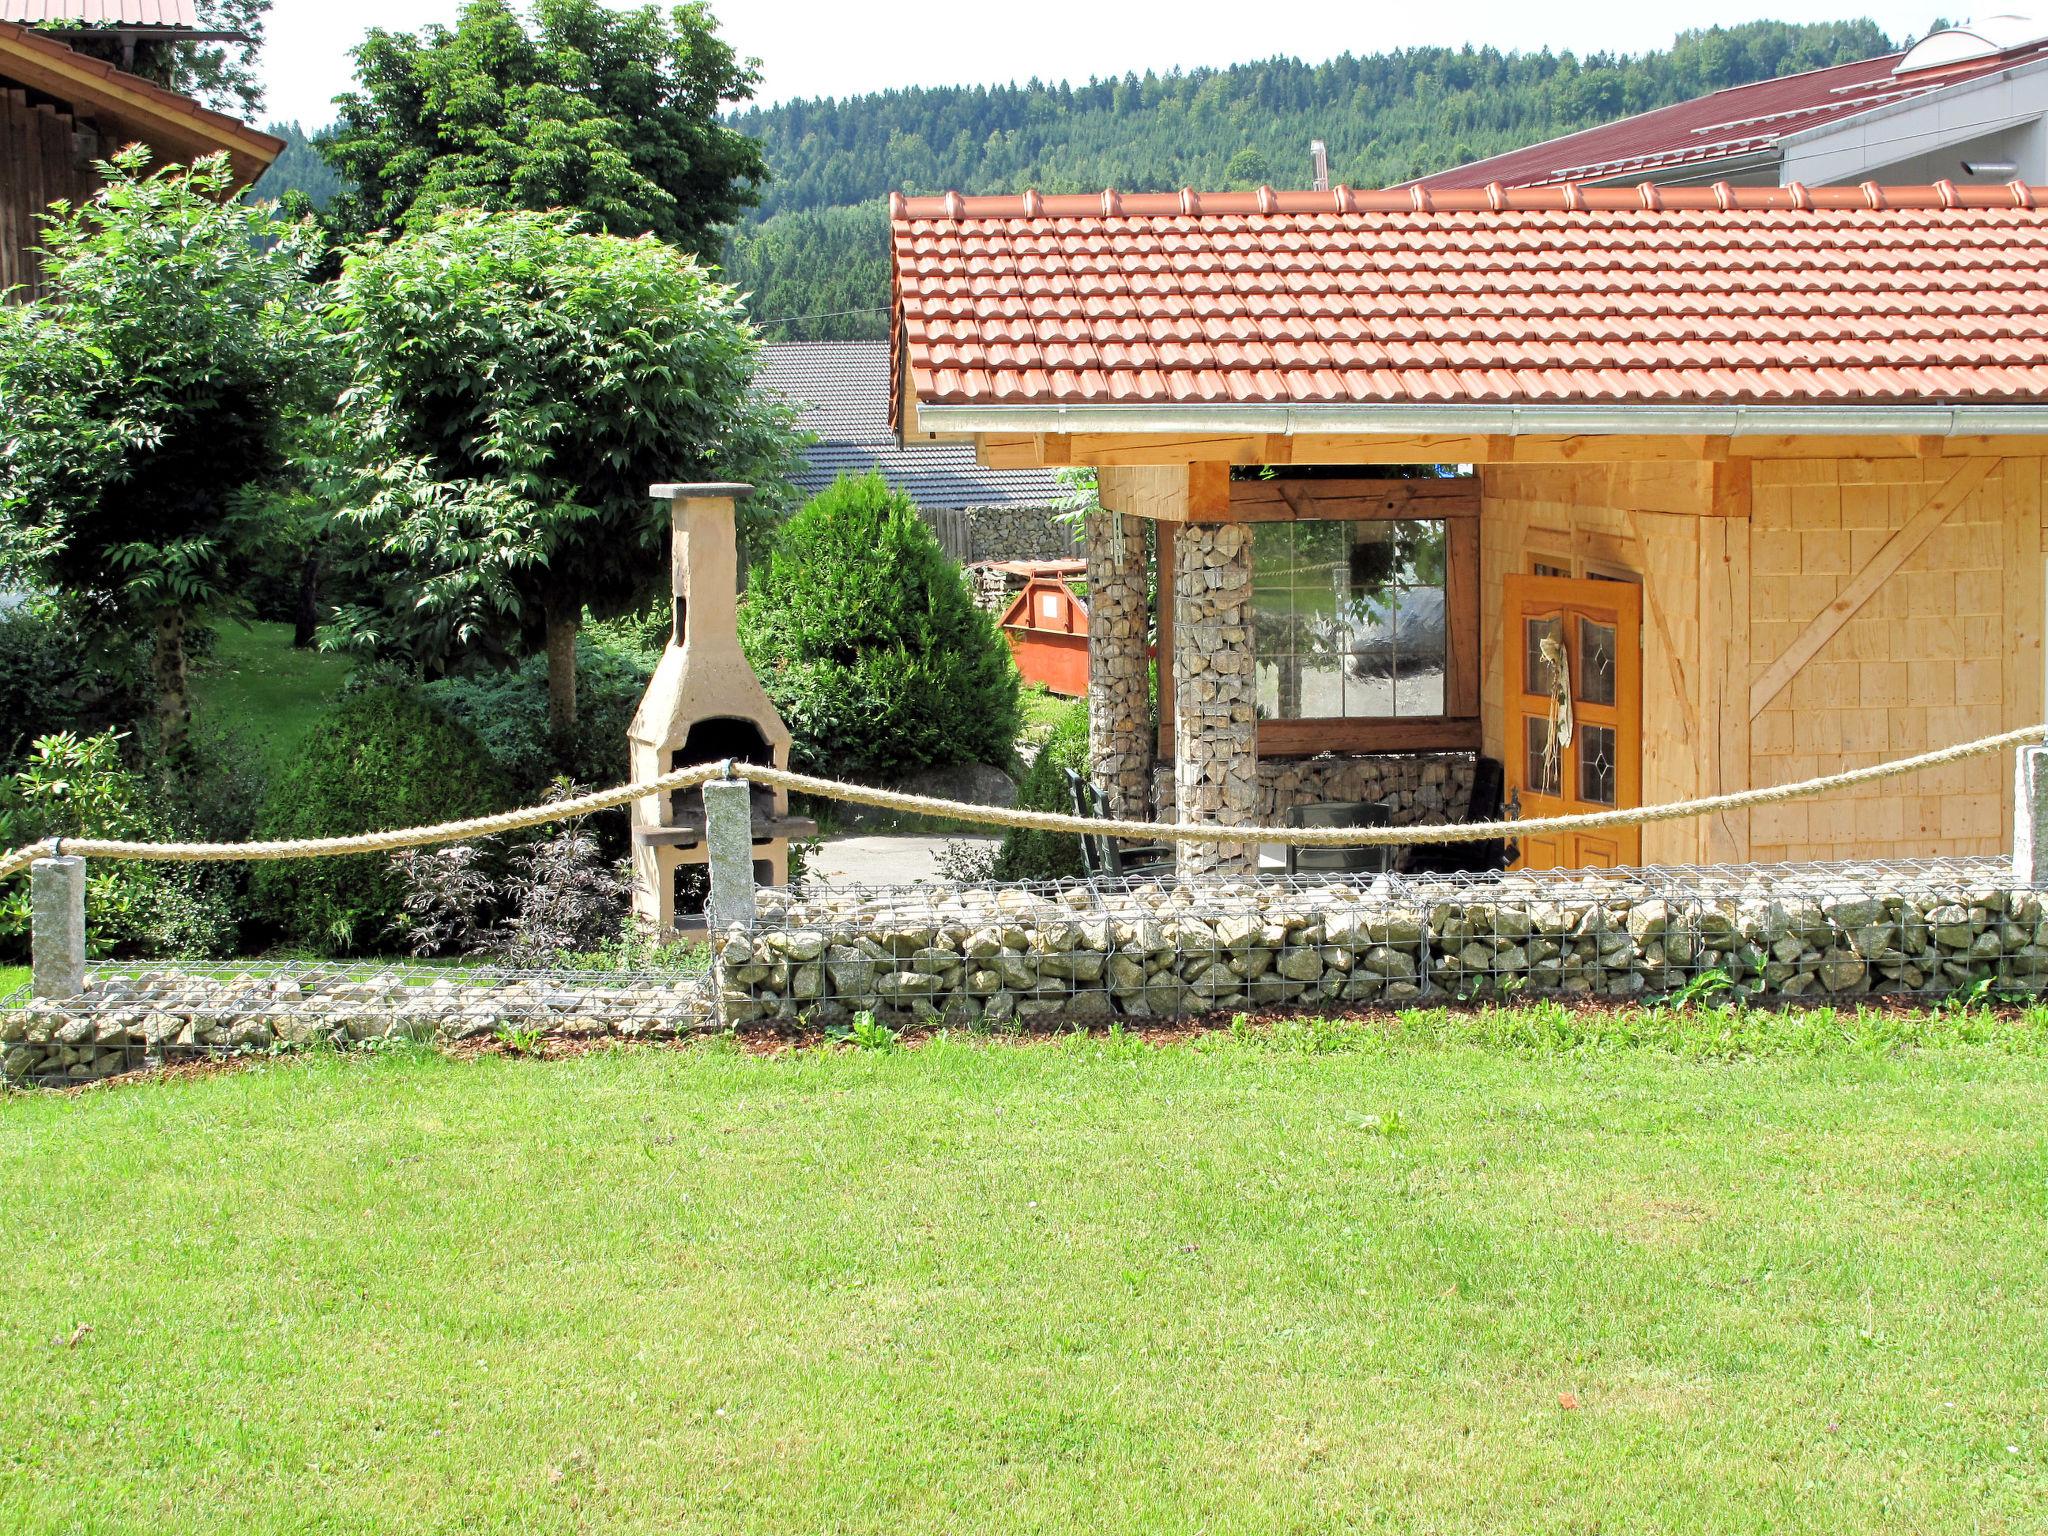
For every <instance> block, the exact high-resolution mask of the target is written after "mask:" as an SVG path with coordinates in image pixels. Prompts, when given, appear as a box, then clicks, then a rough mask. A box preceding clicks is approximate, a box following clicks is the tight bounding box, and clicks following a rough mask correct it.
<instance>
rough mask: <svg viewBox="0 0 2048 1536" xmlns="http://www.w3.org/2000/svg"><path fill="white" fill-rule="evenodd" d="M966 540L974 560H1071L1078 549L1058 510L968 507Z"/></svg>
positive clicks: (969, 557)
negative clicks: (968, 541) (969, 544)
mask: <svg viewBox="0 0 2048 1536" xmlns="http://www.w3.org/2000/svg"><path fill="white" fill-rule="evenodd" d="M967 526H968V529H969V534H968V537H969V539H970V540H971V541H972V544H973V549H972V551H971V552H970V553H969V555H968V557H967V561H966V563H968V564H972V563H973V562H974V561H976V560H1071V559H1073V558H1074V557H1075V556H1076V555H1077V554H1079V553H1080V552H1081V551H1080V546H1079V544H1078V542H1077V541H1076V540H1075V537H1074V530H1073V528H1072V527H1071V526H1070V525H1069V524H1067V523H1064V522H1061V521H1060V518H1059V509H1058V508H1057V507H969V508H968V509H967Z"/></svg>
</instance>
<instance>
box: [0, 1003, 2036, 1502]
mask: <svg viewBox="0 0 2048 1536" xmlns="http://www.w3.org/2000/svg"><path fill="white" fill-rule="evenodd" d="M1758 1027H1759V1028H1762V1029H1763V1030H1764V1033H1765V1034H1766V1035H1767V1034H1768V1024H1767V1023H1766V1025H1764V1026H1758ZM1436 1028H1438V1027H1437V1026H1429V1025H1428V1024H1427V1023H1426V1021H1425V1022H1424V1023H1422V1024H1418V1025H1415V1026H1414V1027H1411V1028H1408V1029H1406V1030H1404V1031H1400V1032H1397V1033H1396V1034H1395V1035H1394V1036H1392V1037H1383V1036H1381V1035H1378V1034H1376V1033H1375V1032H1374V1031H1372V1030H1371V1029H1358V1028H1351V1029H1331V1028H1315V1027H1283V1028H1282V1029H1280V1030H1279V1031H1277V1032H1275V1033H1272V1034H1265V1033H1260V1032H1253V1033H1250V1034H1247V1035H1243V1036H1233V1035H1231V1034H1229V1033H1223V1034H1217V1035H1211V1036H1206V1037H1202V1038H1199V1039H1197V1040H1195V1041H1192V1042H1182V1043H1178V1044H1172V1045H1167V1046H1153V1045H1148V1044H1141V1043H1138V1042H1136V1041H1132V1040H1129V1039H1125V1038H1119V1037H1110V1038H1108V1039H1104V1038H1101V1037H1096V1038H1093V1039H1090V1038H1086V1037H1076V1038H1074V1039H1071V1040H1068V1041H1065V1042H1053V1043H1039V1044H1011V1043H995V1044H991V1043H986V1042H980V1041H973V1040H965V1039H958V1038H955V1039H942V1040H939V1041H936V1042H932V1043H928V1044H926V1045H924V1046H922V1047H921V1048H919V1049H917V1050H915V1051H899V1052H893V1053H892V1052H865V1051H863V1052H851V1051H819V1050H809V1051H800V1052H793V1053H788V1054H785V1055H782V1056H779V1057H775V1058H762V1057H755V1056H743V1055H741V1054H739V1053H737V1052H735V1051H733V1050H731V1049H730V1048H729V1047H728V1048H725V1049H718V1048H699V1049H694V1050H690V1051H681V1052H677V1051H656V1050H637V1051H619V1052H613V1053H605V1054H599V1055H595V1056H591V1057H587V1058H583V1059H579V1060H575V1061H569V1062H558V1063H552V1064H544V1063H535V1062H523V1061H514V1060H509V1059H504V1058H489V1059H484V1060H480V1061H467V1062H464V1061H454V1060H448V1059H444V1058H441V1057H438V1056H435V1055H431V1054H427V1053H424V1052H417V1051H402V1052H396V1053H386V1054H381V1055H376V1056H367V1057H356V1058H350V1059H341V1058H336V1057H332V1056H318V1057H314V1058H311V1059H307V1060H302V1061H297V1062H279V1063H274V1064H269V1065H266V1066H264V1067H261V1068H259V1069H256V1070H251V1071H245V1072H238V1073H225V1074H219V1075H213V1076H205V1077H197V1078H186V1079H182V1080H177V1081H143V1082H136V1083H132V1084H128V1085H122V1086H117V1087H114V1088H111V1089H109V1090H103V1091H97V1092H90V1093H85V1094H80V1095H77V1096H72V1097H57V1096H40V1097H38V1096H27V1095H16V1096H13V1097H11V1098H7V1099H5V1100H0V1200H4V1206H0V1208H4V1209H5V1210H6V1212H7V1213H8V1219H7V1220H6V1221H5V1222H4V1223H0V1273H4V1274H5V1275H6V1277H7V1306H6V1309H5V1323H4V1329H0V1340H4V1342H0V1350H4V1355H5V1366H6V1369H5V1373H4V1375H0V1529H5V1530H7V1531H9V1532H41V1531H51V1532H54V1531H66V1532H71V1531H106V1532H115V1531H121V1532H126V1531H137V1530H148V1531H150V1532H152V1533H156V1536H171V1533H177V1532H188V1531H220V1532H230V1531H232V1532H243V1531H263V1532H269V1531H291V1532H349V1533H355V1532H363V1531H377V1532H380V1533H387V1532H427V1531H436V1532H439V1531H454V1530H462V1531H494V1532H495V1531H501V1532H514V1531H519V1532H524V1531H578V1532H618V1531H635V1532H640V1531H645V1532H697V1531H703V1532H718V1533H721V1536H724V1533H730V1532H735V1531H748V1532H754V1531H773V1532H781V1531H787V1532H804V1533H810V1532H819V1531H826V1530H830V1531H834V1532H877V1533H881V1532H887V1533H892V1536H893V1533H901V1532H926V1531H930V1532H981V1531H988V1532H1003V1533H1010V1532H1016V1531H1035V1530H1056V1531H1075V1532H1102V1531H1114V1532H1124V1531H1132V1532H1137V1531H1144V1532H1153V1531H1195V1530H1201V1531H1213V1532H1269V1531H1290V1532H1293V1531H1301V1532H1309V1531H1340V1530H1380V1531H1390V1532H1392V1531H1400V1532H1418V1531H1501V1532H1517V1533H1520V1532H1532V1531H1559V1532H1586V1531H1606V1532H1630V1533H1634V1532H1644V1531H1674V1532H1687V1533H1700V1532H1707V1533H1721V1532H1732V1531H1741V1532H1752V1531H1753V1532H1773V1533H1781V1532H1787V1531H1814V1532H1828V1533H1839V1532H1845V1531H1879V1530H1894V1531H1905V1532H1915V1533H1924V1532H1947V1531H1956V1532H1963V1531H1971V1532H2007V1531H2029V1532H2032V1531H2039V1530H2042V1529H2044V1528H2048V1424H2044V1419H2043V1414H2044V1401H2048V1344H2044V1337H2048V1334H2044V1324H2043V1317H2044V1313H2048V1264H2044V1262H2043V1253H2044V1244H2048V1238H2044V1233H2048V1059H2044V1058H2043V1057H2042V1056H2041V1055H2039V1054H2036V1053H2037V1052H2038V1051H2039V1049H2040V1046H2041V1039H2040V1027H2039V1024H2038V1021H2035V1022H2033V1023H2029V1024H2025V1025H2010V1026H2005V1027H1999V1028H1994V1029H1988V1030H1984V1031H1978V1032H1977V1033H1980V1034H1982V1035H1983V1036H1984V1037H1985V1038H1987V1039H1989V1040H1990V1041H1992V1042H1993V1043H1991V1044H1974V1045H1973V1044H1953V1043H1951V1044H1944V1045H1941V1046H1939V1047H1938V1048H1933V1049H1919V1050H1898V1049H1883V1048H1880V1045H1879V1044H1878V1043H1875V1042H1876V1039H1877V1035H1876V1034H1874V1033H1873V1031H1872V1030H1870V1029H1865V1028H1863V1027H1862V1026H1846V1027H1827V1028H1819V1029H1802V1030H1800V1031H1795V1034H1796V1039H1793V1040H1792V1041H1791V1044H1790V1048H1788V1049H1786V1050H1784V1051H1783V1052H1781V1053H1778V1054H1773V1055H1768V1056H1746V1055H1735V1056H1733V1057H1732V1058H1731V1059H1723V1060H1704V1059H1699V1060H1689V1059H1685V1058H1684V1057H1682V1056H1680V1055H1677V1054H1674V1053H1672V1052H1670V1051H1665V1050H1658V1049H1652V1048H1646V1047H1622V1048H1612V1047H1598V1048H1593V1047H1586V1046H1583V1045H1582V1046H1580V1047H1578V1048H1574V1049H1519V1050H1517V1049H1509V1048H1503V1047H1499V1046H1494V1047H1482V1046H1479V1045H1475V1044H1473V1043H1471V1040H1472V1039H1475V1038H1478V1037H1479V1035H1478V1034H1477V1033H1474V1032H1473V1031H1471V1030H1465V1028H1464V1026H1460V1025H1456V1024H1453V1025H1452V1026H1451V1028H1452V1030H1453V1031H1462V1032H1463V1034H1464V1038H1463V1039H1461V1040H1459V1041H1457V1042H1454V1043H1441V1042H1440V1043H1436V1044H1430V1043H1426V1042H1427V1040H1428V1039H1429V1038H1430V1035H1431V1033H1432V1030H1433V1029H1436ZM1702 1028H1703V1029H1707V1030H1710V1031H1711V1030H1712V1029H1713V1028H1714V1026H1711V1025H1702ZM1916 1028H1919V1026H1917V1025H1912V1026H1908V1032H1910V1031H1911V1030H1912V1029H1916ZM1480 1033H1483V1031H1481V1032H1480ZM1515 1033H1516V1032H1515V1030H1513V1029H1508V1030H1506V1031H1495V1034H1496V1035H1497V1036H1498V1037H1500V1038H1512V1037H1514V1035H1515ZM1969 1033H1972V1032H1971V1031H1968V1030H1963V1031H1957V1030H1952V1029H1950V1028H1949V1027H1948V1026H1947V1025H1940V1026H1938V1027H1937V1028H1936V1029H1935V1031H1934V1033H1933V1034H1932V1035H1930V1036H1929V1038H1939V1039H1945V1040H1954V1039H1956V1038H1960V1037H1961V1036H1962V1035H1967V1034H1969ZM1528 1037H1529V1038H1551V1039H1563V1038H1565V1034H1564V1033H1563V1032H1561V1031H1559V1030H1557V1029H1552V1028H1536V1029H1534V1030H1532V1031H1531V1032H1530V1033H1529V1036H1528ZM1759 1038H1762V1037H1761V1036H1760V1037H1759ZM1695 1043H1696V1044H1699V1045H1702V1046H1703V1047H1704V1048H1706V1049H1709V1050H1728V1049H1732V1048H1733V1047H1732V1046H1731V1044H1730V1041H1729V1040H1728V1039H1727V1038H1722V1039H1720V1040H1719V1041H1718V1043H1717V1041H1716V1040H1715V1039H1714V1038H1711V1036H1708V1037H1703V1038H1702V1040H1700V1041H1698V1042H1695ZM1737 1043H1738V1044H1739V1042H1737ZM81 1326H89V1328H90V1330H91V1331H90V1332H89V1333H83V1334H78V1335H77V1340H76V1343H75V1345H70V1346H67V1343H66V1342H65V1341H66V1340H68V1339H70V1338H72V1337H73V1336H74V1333H75V1331H76V1330H78V1329H80V1328H81Z"/></svg>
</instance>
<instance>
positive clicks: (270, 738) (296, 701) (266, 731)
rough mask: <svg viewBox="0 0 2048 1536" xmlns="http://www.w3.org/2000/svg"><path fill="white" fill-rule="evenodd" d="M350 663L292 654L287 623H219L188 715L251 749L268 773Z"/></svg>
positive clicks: (300, 736)
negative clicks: (259, 755)
mask: <svg viewBox="0 0 2048 1536" xmlns="http://www.w3.org/2000/svg"><path fill="white" fill-rule="evenodd" d="M350 665H351V663H350V662H349V660H348V658H347V657H345V656H338V655H334V654H332V653H330V652H325V651H295V650H293V649H292V627H291V625H289V624H251V625H249V626H248V627H247V628H244V627H243V626H241V625H239V624H223V625H221V627H220V629H219V631H218V632H217V635H216V638H215V642H214V650H213V654H212V655H211V656H210V657H208V658H207V660H206V664H205V665H204V666H203V667H200V668H198V669H196V670H195V672H194V674H193V679H192V710H193V716H194V718H195V719H197V720H198V721H199V722H200V723H201V724H202V725H207V726H214V727H217V728H225V729H229V730H232V731H234V732H235V733H236V734H237V735H238V736H240V737H241V739H243V740H245V741H248V742H250V743H252V744H253V745H255V746H256V747H258V748H259V749H260V750H261V752H262V753H263V761H264V764H265V766H266V767H267V768H268V769H269V770H270V771H271V772H272V773H273V774H274V773H276V772H277V771H278V770H279V769H281V768H283V767H285V766H286V765H287V764H289V763H290V762H291V760H292V754H293V751H294V749H295V748H296V747H297V746H298V744H299V743H300V742H301V741H302V740H304V739H305V736H306V733H307V732H308V731H310V730H311V729H312V728H313V726H314V724H315V723H316V722H318V720H319V719H320V717H321V716H322V715H323V714H325V713H326V712H327V710H328V708H329V707H330V706H331V705H332V704H333V703H334V701H335V699H336V698H337V697H338V696H339V695H340V693H341V685H342V684H343V683H344V682H345V681H347V679H348V673H349V667H350Z"/></svg>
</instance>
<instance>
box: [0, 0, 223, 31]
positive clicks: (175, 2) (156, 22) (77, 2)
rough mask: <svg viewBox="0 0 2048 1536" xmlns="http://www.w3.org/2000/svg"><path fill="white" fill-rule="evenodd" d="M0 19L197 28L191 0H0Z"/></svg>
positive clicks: (23, 22)
mask: <svg viewBox="0 0 2048 1536" xmlns="http://www.w3.org/2000/svg"><path fill="white" fill-rule="evenodd" d="M0 21H14V22H20V23H22V24H23V25H24V26H37V25H41V24H45V23H51V22H75V23H78V24H79V25H82V26H88V27H107V26H130V27H188V28H191V29H193V30H195V31H196V30H197V29H198V27H199V12H198V9H197V7H196V5H195V4H194V0H0Z"/></svg>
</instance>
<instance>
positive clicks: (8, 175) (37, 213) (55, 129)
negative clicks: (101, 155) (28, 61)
mask: <svg viewBox="0 0 2048 1536" xmlns="http://www.w3.org/2000/svg"><path fill="white" fill-rule="evenodd" d="M98 185H99V183H98V182H97V181H96V180H95V179H94V177H93V175H92V170H91V165H90V160H89V157H87V156H83V155H81V154H80V153H79V152H78V147H77V125H76V124H75V123H74V122H73V121H72V119H71V116H70V115H69V114H68V113H65V112H62V111H60V110H58V109H57V108H56V107H54V106H51V105H49V104H47V103H44V104H42V105H37V104H35V103H34V102H32V101H31V99H30V97H29V95H28V93H27V92H26V91H22V90H19V89H15V88H13V87H9V86H7V85H5V84H4V83H0V291H5V290H8V289H16V290H19V291H17V292H14V293H13V294H12V295H11V297H12V298H14V299H15V300H17V301H19V300H22V299H28V298H34V297H36V296H37V294H38V293H40V292H41V284H42V263H41V261H40V259H39V258H38V257H37V256H36V254H35V251H34V249H33V248H34V247H35V246H36V245H37V244H38V243H39V240H40V230H41V224H40V222H39V220H40V218H41V215H42V214H43V213H44V212H46V211H47V210H48V208H49V206H50V204H51V203H53V202H55V201H57V199H59V198H69V199H71V200H72V201H73V202H77V201H79V200H81V199H83V198H85V197H87V196H89V195H90V194H91V193H92V191H93V189H94V188H95V187H97V186H98Z"/></svg>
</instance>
